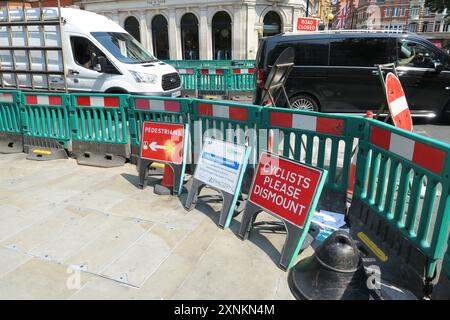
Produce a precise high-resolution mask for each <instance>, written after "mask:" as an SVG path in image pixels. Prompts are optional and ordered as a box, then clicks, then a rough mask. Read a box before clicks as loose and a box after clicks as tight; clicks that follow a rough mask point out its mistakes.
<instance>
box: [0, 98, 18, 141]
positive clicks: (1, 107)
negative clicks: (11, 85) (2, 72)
mask: <svg viewBox="0 0 450 320" xmlns="http://www.w3.org/2000/svg"><path fill="white" fill-rule="evenodd" d="M19 103H20V92H19V91H12V90H11V91H9V90H2V91H0V132H9V133H21V132H22V130H21V124H20V110H19Z"/></svg>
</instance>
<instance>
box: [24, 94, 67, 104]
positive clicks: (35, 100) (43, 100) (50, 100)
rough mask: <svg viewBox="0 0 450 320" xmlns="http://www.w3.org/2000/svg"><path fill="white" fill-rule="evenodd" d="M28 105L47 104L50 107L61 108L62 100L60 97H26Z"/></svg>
mask: <svg viewBox="0 0 450 320" xmlns="http://www.w3.org/2000/svg"><path fill="white" fill-rule="evenodd" d="M25 103H26V104H45V105H49V106H60V105H61V104H62V100H61V97H60V96H45V95H28V94H27V95H25Z"/></svg>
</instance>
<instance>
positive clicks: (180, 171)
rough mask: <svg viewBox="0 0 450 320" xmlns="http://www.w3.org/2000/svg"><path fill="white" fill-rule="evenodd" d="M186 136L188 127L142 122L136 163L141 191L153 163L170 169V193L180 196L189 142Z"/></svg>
mask: <svg viewBox="0 0 450 320" xmlns="http://www.w3.org/2000/svg"><path fill="white" fill-rule="evenodd" d="M188 134H189V126H188V125H186V127H185V125H183V124H173V123H161V122H144V124H143V126H142V139H141V154H140V158H139V162H138V171H139V188H141V189H143V188H145V186H146V184H147V176H148V168H149V167H150V165H151V164H152V163H153V162H161V163H165V164H166V165H168V166H170V168H171V169H172V172H173V177H174V178H173V191H172V193H173V194H177V195H180V194H181V192H182V188H183V181H184V173H185V170H186V157H187V153H186V152H185V150H186V149H187V142H188V140H189V139H188ZM185 135H186V136H185ZM155 192H156V191H155Z"/></svg>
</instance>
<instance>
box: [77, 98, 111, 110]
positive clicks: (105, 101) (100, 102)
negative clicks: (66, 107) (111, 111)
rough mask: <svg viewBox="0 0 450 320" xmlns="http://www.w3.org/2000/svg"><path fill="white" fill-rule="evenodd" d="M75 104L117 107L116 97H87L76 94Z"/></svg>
mask: <svg viewBox="0 0 450 320" xmlns="http://www.w3.org/2000/svg"><path fill="white" fill-rule="evenodd" d="M77 105H78V106H80V107H114V108H118V107H119V98H118V97H89V96H77Z"/></svg>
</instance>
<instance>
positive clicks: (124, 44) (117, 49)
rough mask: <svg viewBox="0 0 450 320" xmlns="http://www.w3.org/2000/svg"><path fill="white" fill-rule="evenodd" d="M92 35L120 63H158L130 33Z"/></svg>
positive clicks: (97, 33) (98, 33)
mask: <svg viewBox="0 0 450 320" xmlns="http://www.w3.org/2000/svg"><path fill="white" fill-rule="evenodd" d="M91 34H92V36H93V37H94V38H95V39H96V40H97V41H98V42H100V43H101V44H102V46H103V47H105V49H106V50H108V51H109V52H110V53H111V54H112V55H113V56H114V57H115V58H116V59H117V60H119V61H120V62H123V63H134V64H137V63H146V62H156V61H158V59H156V58H155V57H153V56H152V55H151V54H150V53H148V52H147V51H146V50H145V49H144V48H143V47H142V46H141V44H140V43H139V42H138V41H137V40H136V39H134V38H133V37H132V36H131V35H129V34H128V33H120V32H92V33H91Z"/></svg>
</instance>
